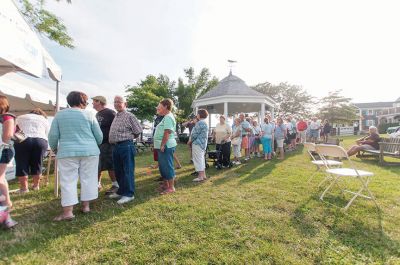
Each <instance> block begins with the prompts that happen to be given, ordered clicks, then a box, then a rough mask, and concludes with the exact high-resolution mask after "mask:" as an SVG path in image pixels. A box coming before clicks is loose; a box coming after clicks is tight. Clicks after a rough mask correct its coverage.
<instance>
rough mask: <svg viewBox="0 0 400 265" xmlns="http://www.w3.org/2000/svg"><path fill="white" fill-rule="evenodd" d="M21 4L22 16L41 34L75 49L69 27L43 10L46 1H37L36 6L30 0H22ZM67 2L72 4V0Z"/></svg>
mask: <svg viewBox="0 0 400 265" xmlns="http://www.w3.org/2000/svg"><path fill="white" fill-rule="evenodd" d="M57 1H60V0H57ZM20 2H21V5H19V7H20V11H21V14H22V15H23V16H24V17H25V19H26V20H27V22H28V23H29V24H30V25H31V26H33V27H34V28H35V29H36V31H37V32H38V33H39V34H42V35H44V36H46V37H47V38H49V39H50V40H52V41H55V42H57V43H58V44H60V45H61V46H64V47H67V48H71V49H72V48H74V45H73V42H74V40H73V39H72V37H71V36H69V34H68V31H67V27H66V26H65V25H64V24H63V22H62V21H61V20H60V18H58V17H57V16H56V15H54V14H53V13H51V12H50V11H48V10H45V9H44V8H43V5H44V3H45V1H44V0H36V1H35V4H32V3H31V2H30V1H29V0H21V1H20ZM66 2H67V3H71V0H67V1H66Z"/></svg>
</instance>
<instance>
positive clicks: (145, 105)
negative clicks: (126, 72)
mask: <svg viewBox="0 0 400 265" xmlns="http://www.w3.org/2000/svg"><path fill="white" fill-rule="evenodd" d="M174 87H175V82H171V81H170V80H169V78H168V76H166V75H162V74H160V75H159V76H158V77H156V76H154V75H148V76H146V78H145V79H144V80H142V81H140V82H139V83H138V84H137V86H127V87H126V91H127V92H128V93H129V94H128V96H127V102H128V107H129V108H131V112H132V113H134V114H135V115H136V116H137V117H138V118H139V119H140V120H142V121H143V120H147V121H152V120H153V118H154V115H155V114H156V109H155V107H156V106H157V105H158V103H159V102H160V100H162V99H163V98H171V99H173V100H174V97H173V90H174Z"/></svg>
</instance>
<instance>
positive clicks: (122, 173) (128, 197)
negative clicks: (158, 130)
mask: <svg viewBox="0 0 400 265" xmlns="http://www.w3.org/2000/svg"><path fill="white" fill-rule="evenodd" d="M114 108H115V109H116V111H117V114H116V115H115V118H114V120H113V122H112V124H111V127H110V135H109V142H110V143H111V144H114V149H113V164H114V171H115V177H116V179H117V181H118V185H119V188H118V190H117V192H115V193H112V194H110V195H109V198H110V199H119V200H118V201H117V203H118V204H124V203H127V202H130V201H132V200H134V198H135V197H134V193H135V155H136V150H135V145H134V143H133V140H134V139H135V138H137V137H139V135H140V134H141V133H142V131H143V129H142V127H141V126H140V123H139V121H138V120H137V118H136V117H135V115H133V114H132V113H130V112H128V111H127V103H126V100H125V99H124V98H123V97H122V96H115V98H114Z"/></svg>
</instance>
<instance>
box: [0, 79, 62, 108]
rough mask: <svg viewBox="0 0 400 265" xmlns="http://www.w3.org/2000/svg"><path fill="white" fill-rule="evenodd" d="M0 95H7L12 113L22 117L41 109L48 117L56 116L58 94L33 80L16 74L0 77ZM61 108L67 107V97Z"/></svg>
mask: <svg viewBox="0 0 400 265" xmlns="http://www.w3.org/2000/svg"><path fill="white" fill-rule="evenodd" d="M0 94H1V95H6V96H7V97H8V100H9V102H10V108H11V109H10V112H12V113H14V114H17V115H21V114H25V113H28V112H30V111H31V110H32V109H34V108H41V109H42V110H43V111H45V112H46V113H47V114H48V115H50V116H54V111H55V102H56V94H55V93H54V89H50V88H47V87H45V86H43V85H41V84H39V83H37V82H35V81H33V80H30V79H28V78H25V77H22V76H20V75H18V74H16V73H8V74H5V75H3V76H0ZM60 98H61V99H62V101H61V103H60V106H62V107H65V106H66V105H67V102H66V101H65V97H64V96H61V97H60Z"/></svg>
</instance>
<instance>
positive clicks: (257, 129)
mask: <svg viewBox="0 0 400 265" xmlns="http://www.w3.org/2000/svg"><path fill="white" fill-rule="evenodd" d="M253 129H254V143H253V146H252V148H253V152H254V155H255V156H257V157H261V153H260V144H261V126H260V125H258V122H257V121H256V120H253Z"/></svg>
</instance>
